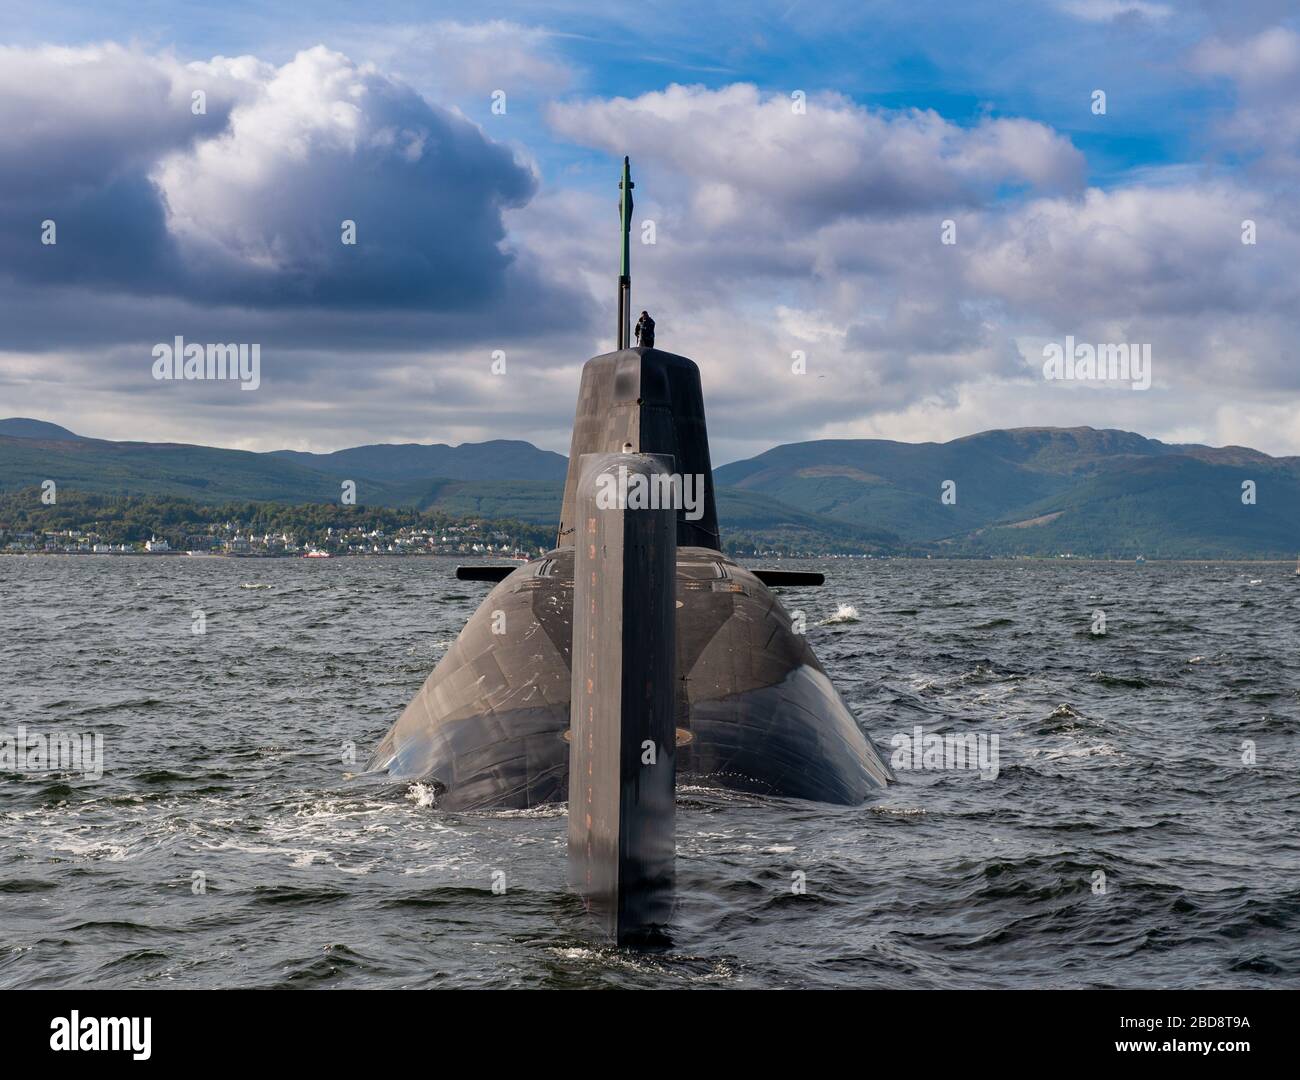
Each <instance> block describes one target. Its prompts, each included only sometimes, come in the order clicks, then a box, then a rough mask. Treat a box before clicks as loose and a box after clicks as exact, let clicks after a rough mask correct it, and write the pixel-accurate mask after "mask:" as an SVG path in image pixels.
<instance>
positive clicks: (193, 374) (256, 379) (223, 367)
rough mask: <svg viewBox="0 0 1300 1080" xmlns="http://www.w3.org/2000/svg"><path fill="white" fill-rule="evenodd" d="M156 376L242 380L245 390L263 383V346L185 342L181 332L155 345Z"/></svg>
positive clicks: (154, 366) (176, 378)
mask: <svg viewBox="0 0 1300 1080" xmlns="http://www.w3.org/2000/svg"><path fill="white" fill-rule="evenodd" d="M153 377H154V378H155V379H159V380H171V379H175V380H177V381H180V380H195V379H201V380H205V381H218V382H225V381H229V382H238V383H239V384H240V385H239V388H240V389H241V390H256V389H257V388H258V387H259V386H261V385H262V346H261V345H260V344H255V345H217V344H208V345H200V344H198V342H193V341H192V342H190V343H189V344H188V345H187V344H185V339H184V338H183V337H181V336H180V335H179V334H177V335H176V339H175V340H174V341H173V342H171V343H170V344H169V343H167V342H159V343H158V344H157V345H155V346H154V347H153Z"/></svg>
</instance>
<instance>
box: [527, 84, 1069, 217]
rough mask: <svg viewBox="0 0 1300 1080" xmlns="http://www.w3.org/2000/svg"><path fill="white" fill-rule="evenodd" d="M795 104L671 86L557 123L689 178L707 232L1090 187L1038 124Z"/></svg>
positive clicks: (575, 136)
mask: <svg viewBox="0 0 1300 1080" xmlns="http://www.w3.org/2000/svg"><path fill="white" fill-rule="evenodd" d="M795 104H796V103H795V102H794V101H793V100H792V99H791V98H790V97H788V96H784V95H780V94H767V95H764V94H762V93H760V91H759V90H758V89H757V88H756V87H754V86H751V85H748V84H745V83H737V84H734V85H731V86H728V87H725V88H723V89H721V90H709V89H705V88H704V87H699V86H677V85H673V86H669V87H668V88H667V89H666V90H663V91H656V92H653V93H648V94H643V95H642V96H640V97H638V98H632V99H629V98H613V99H592V100H586V101H576V102H565V103H559V104H556V105H553V106H552V107H551V108H550V110H549V111H548V114H547V115H548V118H549V120H550V123H551V125H552V126H553V127H554V129H555V130H556V131H557V132H558V133H559V134H560V135H562V136H564V137H565V138H568V139H570V140H572V141H574V142H580V143H583V144H585V145H588V146H595V147H599V148H601V149H604V150H607V151H609V152H610V153H612V154H615V155H621V154H624V153H629V154H631V155H632V156H633V159H634V160H635V161H637V162H638V163H639V164H640V165H641V166H642V167H644V166H645V164H646V163H650V164H651V165H652V166H654V167H655V168H657V169H659V170H661V171H662V172H665V173H669V174H671V175H672V176H673V177H675V178H677V179H679V180H685V181H686V183H687V184H689V185H690V188H691V197H692V212H693V214H694V216H695V217H696V218H697V219H698V220H699V221H700V222H701V223H702V224H704V225H706V226H710V227H721V226H727V227H730V226H733V225H734V226H737V227H748V228H750V229H769V230H780V231H782V232H785V231H788V230H790V229H792V228H794V229H799V230H803V229H807V228H809V227H813V226H817V225H821V224H825V223H827V222H830V221H835V220H837V219H840V218H846V217H857V216H893V215H896V214H899V213H902V212H906V211H913V210H920V209H926V210H937V209H943V208H946V209H952V210H955V209H958V208H960V207H963V206H971V205H977V204H979V203H982V202H985V201H988V200H990V199H992V198H993V197H994V196H995V195H996V194H997V193H998V191H999V189H1001V188H1003V187H1004V186H1026V187H1030V188H1033V189H1040V190H1059V189H1066V190H1069V189H1073V188H1076V187H1078V186H1079V185H1080V183H1081V182H1082V177H1083V156H1082V155H1081V154H1080V153H1079V152H1078V151H1077V150H1076V149H1075V148H1074V147H1073V146H1072V145H1071V144H1070V141H1069V140H1068V139H1066V138H1064V137H1062V136H1060V135H1058V134H1056V133H1055V132H1053V131H1052V130H1051V129H1050V128H1048V127H1046V126H1044V125H1042V124H1038V123H1034V122H1033V121H1028V120H1020V119H986V120H983V121H981V122H980V123H978V124H976V125H975V126H973V127H961V126H958V125H956V124H953V123H951V122H949V121H947V120H945V119H944V118H943V117H941V116H939V115H938V114H937V113H935V112H932V111H921V110H907V111H903V112H881V111H877V110H871V109H867V108H864V107H862V106H860V105H857V104H855V103H853V102H851V101H849V100H848V99H846V98H844V97H842V96H841V95H838V94H833V93H826V94H818V95H813V96H812V97H810V98H808V99H807V102H806V105H807V108H806V112H803V113H800V112H797V111H796V110H795V107H794V106H795Z"/></svg>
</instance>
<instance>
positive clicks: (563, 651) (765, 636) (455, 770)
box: [369, 547, 892, 810]
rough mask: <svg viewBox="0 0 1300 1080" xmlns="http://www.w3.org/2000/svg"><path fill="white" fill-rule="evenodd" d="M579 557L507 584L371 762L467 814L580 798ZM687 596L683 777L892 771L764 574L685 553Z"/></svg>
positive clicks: (680, 653) (680, 618)
mask: <svg viewBox="0 0 1300 1080" xmlns="http://www.w3.org/2000/svg"><path fill="white" fill-rule="evenodd" d="M573 563H574V558H573V549H572V548H571V547H561V548H557V549H555V550H553V551H551V552H549V553H547V554H546V555H545V556H542V557H541V558H539V559H537V560H535V561H533V562H531V563H528V564H525V565H523V566H521V567H520V568H519V569H517V570H515V571H514V572H512V573H511V574H510V575H509V576H508V577H506V578H505V579H504V580H502V581H501V582H500V583H499V584H497V585H496V586H495V587H494V588H493V589H492V591H491V592H490V593H489V594H488V596H487V597H486V599H484V601H483V603H482V604H481V605H480V607H479V608H478V610H477V611H476V612H475V613H474V615H473V617H472V618H471V619H470V620H469V622H468V623H467V624H466V626H465V628H464V630H463V631H462V632H461V634H460V637H459V638H458V639H457V641H456V642H455V644H454V645H453V646H452V647H451V648H450V649H449V650H448V652H447V654H446V655H445V656H444V657H443V659H442V660H441V662H440V663H439V664H438V666H437V667H436V668H435V669H434V670H433V672H432V674H431V675H430V676H429V678H428V680H427V681H426V682H425V684H424V686H423V687H422V688H421V690H420V691H419V693H418V694H417V695H416V696H415V698H414V699H413V700H412V701H411V703H410V705H408V706H407V708H406V710H405V712H403V714H402V715H401V717H400V718H399V719H398V721H397V723H396V724H394V726H393V728H392V729H391V730H390V731H389V733H388V735H387V736H386V737H385V738H384V740H383V742H382V743H381V744H380V745H379V747H378V749H377V750H376V752H375V755H374V757H373V759H372V760H371V762H370V765H369V771H372V772H381V771H382V772H387V774H388V775H389V777H391V778H392V779H394V780H410V781H416V780H420V781H424V782H426V783H429V784H430V785H431V786H433V788H434V790H435V792H436V795H437V799H438V805H439V806H441V807H443V808H446V809H451V810H470V809H489V808H491V809H496V808H513V809H523V808H527V807H531V806H538V805H542V804H546V803H558V802H564V801H565V800H566V799H567V798H568V793H569V779H568V774H569V741H568V737H569V701H570V692H571V691H570V687H571V676H570V664H571V641H572V623H573ZM676 593H677V607H676V619H677V626H676V640H677V680H678V685H677V694H676V727H677V772H678V775H679V776H686V777H695V778H698V779H700V780H702V781H704V782H707V783H712V784H716V785H719V786H722V787H726V788H731V789H734V790H739V791H746V792H754V793H758V794H764V795H777V796H787V797H792V798H802V799H811V800H816V801H821V802H828V803H843V804H851V803H858V802H861V801H862V800H863V799H865V798H866V797H867V796H868V795H869V794H870V793H871V792H872V791H873V790H876V789H878V788H881V787H883V786H884V785H885V784H886V783H887V782H888V781H889V780H890V779H891V778H892V777H891V774H890V772H889V769H888V766H887V765H886V764H885V763H884V761H883V760H882V759H881V757H880V755H879V754H878V753H877V751H876V749H875V747H874V746H872V745H871V743H870V742H869V741H868V739H867V738H866V737H865V735H864V734H863V733H862V731H861V729H860V728H859V727H858V725H857V723H856V722H855V721H854V719H853V716H852V715H851V714H850V712H849V710H848V708H847V707H846V706H845V704H844V702H843V701H842V699H841V698H840V696H839V694H838V693H837V692H836V690H835V688H834V686H833V685H832V684H831V681H830V679H829V678H828V677H827V675H826V672H825V671H824V670H823V669H822V666H821V664H820V663H818V661H817V658H816V657H815V656H814V655H813V652H812V649H811V648H810V647H809V645H808V643H807V641H806V640H805V638H804V637H803V635H802V634H799V633H796V632H795V628H794V626H793V625H792V620H791V617H790V615H789V613H788V612H787V611H786V610H785V608H784V607H782V605H781V603H780V601H779V600H778V599H777V597H776V596H775V595H774V594H773V593H772V591H771V590H770V589H768V587H767V586H766V585H764V584H763V583H762V582H761V581H759V580H758V578H757V577H755V576H754V574H752V573H751V572H750V571H748V570H746V569H745V568H744V567H742V566H739V565H738V564H736V563H735V562H733V561H732V560H731V559H729V558H727V557H726V556H725V555H723V554H721V553H720V552H718V551H717V550H714V549H712V548H708V547H679V548H678V552H677V574H676Z"/></svg>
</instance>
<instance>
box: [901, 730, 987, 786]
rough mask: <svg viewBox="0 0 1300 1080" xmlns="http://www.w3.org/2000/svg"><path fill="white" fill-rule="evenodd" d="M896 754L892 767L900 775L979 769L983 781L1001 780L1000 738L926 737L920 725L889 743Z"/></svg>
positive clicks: (985, 736) (971, 734) (966, 735)
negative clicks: (999, 762)
mask: <svg viewBox="0 0 1300 1080" xmlns="http://www.w3.org/2000/svg"><path fill="white" fill-rule="evenodd" d="M889 744H890V746H892V747H894V753H893V755H892V756H891V757H890V759H889V763H890V764H891V765H892V766H893V767H894V768H895V769H896V770H898V771H900V772H908V771H912V770H915V771H917V772H920V771H922V770H926V771H934V772H938V771H942V770H945V769H978V770H979V774H980V779H981V780H996V779H997V778H998V737H997V736H996V735H984V734H979V735H976V734H974V733H967V734H965V735H962V734H959V733H957V732H955V731H948V732H945V733H944V734H942V735H940V734H937V733H931V734H929V735H927V734H926V733H925V731H924V729H923V728H922V727H921V726H920V725H919V724H918V725H917V726H916V727H914V728H913V729H912V730H911V732H910V733H908V732H906V731H900V732H898V733H897V734H896V735H894V736H893V737H892V738H891V739H890V740H889Z"/></svg>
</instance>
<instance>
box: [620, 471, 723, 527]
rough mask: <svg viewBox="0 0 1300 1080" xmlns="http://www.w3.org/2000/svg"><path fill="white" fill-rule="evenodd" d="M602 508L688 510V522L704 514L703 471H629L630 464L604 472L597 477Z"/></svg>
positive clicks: (686, 515)
mask: <svg viewBox="0 0 1300 1080" xmlns="http://www.w3.org/2000/svg"><path fill="white" fill-rule="evenodd" d="M596 509H598V510H685V511H686V513H685V517H686V520H687V521H699V520H700V518H702V517H703V516H704V474H703V473H686V474H685V475H682V474H680V473H666V472H665V473H660V472H657V473H651V474H650V475H648V476H647V475H646V474H644V473H639V472H634V473H629V472H628V468H627V466H626V465H620V466H619V467H618V473H617V475H615V473H614V472H612V471H610V472H602V473H600V474H599V475H598V476H597V477H596Z"/></svg>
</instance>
